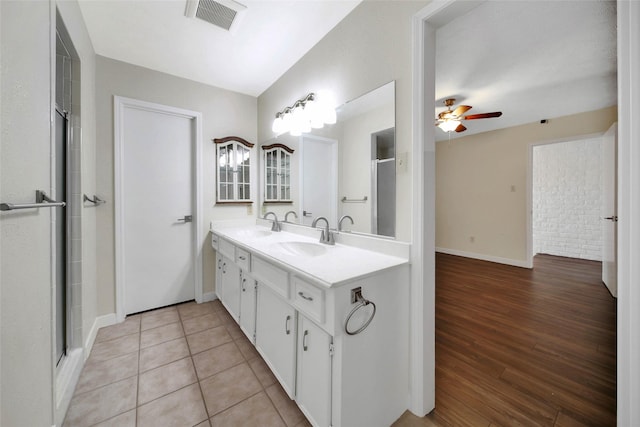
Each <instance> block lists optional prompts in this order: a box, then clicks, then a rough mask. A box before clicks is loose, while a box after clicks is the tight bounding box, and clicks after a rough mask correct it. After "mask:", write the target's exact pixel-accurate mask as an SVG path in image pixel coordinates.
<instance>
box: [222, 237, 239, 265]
mask: <svg viewBox="0 0 640 427" xmlns="http://www.w3.org/2000/svg"><path fill="white" fill-rule="evenodd" d="M218 249H219V251H220V253H221V254H222V255H224V256H226V257H227V258H229V259H232V260H235V259H236V256H235V255H236V254H235V252H236V247H235V246H233V243H231V242H230V241H228V240H226V239H223V238H222V237H220V238H219V239H218Z"/></svg>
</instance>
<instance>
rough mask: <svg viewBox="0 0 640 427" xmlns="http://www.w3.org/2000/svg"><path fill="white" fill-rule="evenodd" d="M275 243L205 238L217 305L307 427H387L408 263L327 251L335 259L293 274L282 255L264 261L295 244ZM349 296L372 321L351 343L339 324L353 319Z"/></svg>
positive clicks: (399, 389)
mask: <svg viewBox="0 0 640 427" xmlns="http://www.w3.org/2000/svg"><path fill="white" fill-rule="evenodd" d="M277 234H278V236H275V238H274V239H272V240H270V241H269V240H268V239H267V238H264V239H261V240H260V242H262V243H253V242H256V238H254V240H249V239H247V241H246V242H243V240H242V238H241V237H238V236H245V235H253V236H256V235H261V234H260V233H253V234H252V233H251V232H250V231H245V232H244V233H240V232H237V234H232V233H231V234H229V237H227V236H226V235H225V234H224V233H223V234H221V235H215V234H214V237H213V238H212V245H214V248H215V247H216V245H217V252H218V255H217V256H218V264H219V267H220V270H219V271H218V273H219V276H220V279H219V280H220V282H218V283H219V284H220V285H219V286H217V289H218V292H219V297H220V299H221V300H222V302H223V304H224V305H225V307H227V309H229V311H230V312H232V315H233V316H234V318H235V319H236V320H237V321H239V324H240V327H241V329H242V330H243V331H244V333H245V334H246V335H247V336H249V337H250V338H252V337H253V336H255V341H253V340H252V342H254V345H255V346H256V349H257V351H258V352H259V353H260V355H261V356H262V357H263V359H264V360H265V362H266V363H267V365H268V366H269V368H270V369H271V370H272V372H273V374H274V375H275V376H276V378H277V379H278V381H279V382H280V384H281V385H282V387H283V389H284V390H285V392H286V393H287V394H288V395H289V397H290V398H291V399H293V400H295V401H296V403H297V404H298V406H299V407H300V409H301V410H302V412H303V413H304V414H305V416H306V417H307V419H308V420H309V421H310V423H311V424H312V425H313V426H315V427H352V426H365V425H366V426H370V427H383V426H385V427H386V426H389V425H391V424H393V422H394V421H395V420H396V419H398V418H399V417H400V416H401V415H402V413H403V412H404V411H405V410H406V409H407V407H408V396H409V375H408V373H409V371H408V365H407V363H408V359H409V351H408V349H409V316H408V311H409V286H408V284H409V266H408V263H407V262H406V261H403V260H402V259H401V258H391V257H389V256H386V258H385V256H384V255H377V254H375V253H373V252H368V251H367V252H363V253H359V252H357V251H355V253H354V252H353V251H352V250H351V249H346V248H344V247H342V248H340V247H338V245H336V247H334V248H329V249H327V252H330V251H335V252H336V253H337V254H338V255H336V257H334V258H327V257H325V258H324V259H322V263H320V262H314V263H310V262H309V261H307V262H308V263H307V264H304V263H302V262H301V263H300V264H299V265H298V266H297V265H296V264H294V263H295V262H296V260H295V258H293V257H292V258H291V259H290V260H287V262H284V261H283V260H282V258H283V257H285V255H284V254H283V253H282V252H280V253H276V254H277V255H270V252H269V251H270V250H271V248H272V247H273V245H278V244H279V243H278V242H279V241H282V240H278V239H283V238H291V239H294V238H295V239H296V241H302V240H303V238H301V237H298V236H295V237H287V236H286V235H285V233H284V232H283V233H282V234H280V233H277ZM227 239H233V242H234V243H231V240H227ZM236 240H237V242H238V243H235V241H236ZM349 257H355V258H349ZM225 263H226V264H225ZM365 263H368V264H369V265H371V266H372V267H368V268H370V270H368V271H367V272H365V273H360V274H358V275H352V276H349V277H348V278H346V279H340V280H341V281H337V282H336V281H334V282H332V281H330V280H327V278H332V277H337V276H335V275H334V276H331V274H333V273H334V272H335V271H337V270H340V271H344V270H347V269H349V268H352V266H356V267H357V268H359V267H360V266H361V265H363V264H365ZM231 264H234V267H232V266H231ZM234 268H235V270H234ZM314 268H316V270H314ZM232 271H234V272H233V273H230V272H232ZM229 274H231V275H232V276H233V275H235V276H234V277H236V281H235V285H234V284H233V280H232V278H231V277H228V275H229ZM323 274H324V276H323ZM339 277H344V276H339ZM234 286H235V287H234ZM358 290H360V293H361V295H362V297H364V298H366V299H367V300H368V301H371V302H373V303H375V308H376V311H375V313H374V314H375V316H374V315H373V314H372V315H371V316H372V318H371V322H370V323H368V324H367V325H368V326H365V328H363V330H362V332H361V333H355V334H354V335H350V334H349V333H347V331H346V330H345V327H346V321H347V319H348V318H349V317H350V313H353V312H354V310H357V309H359V307H358V301H359V300H357V299H356V300H354V299H353V297H354V295H356V294H357V293H358V292H357V291H358ZM236 307H237V308H236ZM371 308H374V305H373V304H372V305H371V306H370V308H369V309H367V310H361V311H359V312H358V314H357V315H354V316H353V319H352V321H353V323H352V324H351V326H350V331H351V332H354V331H356V330H357V329H359V328H360V327H361V326H362V325H364V323H365V322H366V321H367V318H368V314H367V313H369V312H371V311H372V310H371ZM234 310H235V311H234ZM238 312H239V315H236V314H235V313H238ZM254 328H255V329H254ZM252 332H254V333H255V335H254V334H253V333H252Z"/></svg>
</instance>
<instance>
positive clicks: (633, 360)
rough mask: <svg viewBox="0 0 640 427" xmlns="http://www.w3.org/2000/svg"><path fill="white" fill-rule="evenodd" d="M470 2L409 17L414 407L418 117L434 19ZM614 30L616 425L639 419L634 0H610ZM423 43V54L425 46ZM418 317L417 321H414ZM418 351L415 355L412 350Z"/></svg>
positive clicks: (418, 400)
mask: <svg viewBox="0 0 640 427" xmlns="http://www.w3.org/2000/svg"><path fill="white" fill-rule="evenodd" d="M474 3H475V2H471V1H460V0H457V1H456V0H433V1H432V2H431V3H430V4H428V5H427V6H425V7H424V8H423V9H421V10H420V11H418V12H417V13H416V14H415V15H414V17H413V23H412V40H413V43H412V51H413V52H412V69H413V81H412V87H413V100H412V103H413V105H412V107H413V108H412V110H413V111H412V112H413V114H412V128H413V141H412V150H413V151H412V152H413V161H412V168H413V171H412V178H413V205H412V211H413V217H412V228H413V242H412V244H413V245H412V249H411V262H412V266H411V307H410V308H411V311H410V316H411V328H410V329H411V342H412V343H413V344H414V345H413V347H412V349H411V353H410V361H409V362H410V369H411V371H410V372H411V378H412V380H411V384H410V387H411V388H410V406H409V409H410V410H411V411H412V412H413V413H415V414H418V415H424V414H426V413H428V412H430V411H431V410H432V409H433V407H434V405H435V323H434V317H435V304H434V300H433V299H432V298H434V296H435V295H434V293H435V277H434V276H435V261H434V253H433V251H435V247H434V246H435V225H434V224H435V223H434V217H435V200H434V196H435V175H434V174H433V173H432V171H430V170H425V169H424V168H425V166H429V167H434V166H435V159H434V158H433V157H432V156H434V155H435V140H434V135H433V127H434V126H433V125H432V124H431V123H427V121H426V120H425V118H426V117H428V116H427V115H426V114H424V113H425V111H427V110H426V108H431V107H432V106H433V101H432V100H433V99H435V90H434V86H435V85H434V83H435V68H434V64H435V49H432V48H433V47H434V46H435V44H433V43H434V40H433V32H434V31H435V29H434V27H437V26H438V25H442V24H443V23H446V22H448V21H450V20H451V19H453V18H455V17H456V16H459V15H461V14H462V13H464V12H465V11H464V9H465V7H473V4H474ZM617 23H618V28H617V38H618V49H617V51H618V217H619V222H618V244H617V247H618V301H617V302H618V327H617V332H618V350H617V366H618V373H617V391H618V392H617V395H618V399H617V416H618V425H636V424H638V423H640V407H638V405H637V404H636V402H638V401H639V400H640V368H639V367H638V362H637V361H638V360H640V334H639V333H638V332H639V331H640V311H639V310H637V307H638V306H640V288H638V287H637V286H631V284H632V283H638V282H640V267H638V265H637V263H636V262H634V261H635V260H637V259H638V257H640V227H638V222H637V219H636V218H639V217H640V192H639V191H638V188H639V187H640V168H639V167H638V166H640V150H639V149H638V142H640V122H638V121H637V120H634V118H633V116H632V114H633V112H634V111H640V84H638V81H639V79H638V77H637V76H638V75H640V25H639V24H640V2H633V1H626V0H618V1H617ZM427 46H428V47H430V49H431V50H430V52H429V54H426V53H425V48H426V47H427ZM420 321H421V322H422V323H416V322H420ZM420 356H423V358H422V359H420V358H419V357H420Z"/></svg>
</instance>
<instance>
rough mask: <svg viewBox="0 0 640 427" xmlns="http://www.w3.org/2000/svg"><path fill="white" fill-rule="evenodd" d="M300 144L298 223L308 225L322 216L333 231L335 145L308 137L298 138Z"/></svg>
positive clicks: (336, 208) (335, 221)
mask: <svg viewBox="0 0 640 427" xmlns="http://www.w3.org/2000/svg"><path fill="white" fill-rule="evenodd" d="M300 141H301V143H300V151H301V153H302V154H301V155H302V161H301V162H300V180H301V185H300V188H301V189H302V194H301V197H300V199H301V201H300V212H299V216H300V218H302V221H301V222H302V224H304V225H311V222H312V221H313V219H314V218H317V217H319V216H323V217H325V218H327V219H328V220H329V224H331V227H334V228H335V227H337V216H338V165H337V163H338V161H337V159H338V154H337V153H338V151H337V150H338V147H337V141H335V140H330V139H325V138H318V137H314V136H311V135H305V136H303V137H301V138H300ZM321 224H322V223H321Z"/></svg>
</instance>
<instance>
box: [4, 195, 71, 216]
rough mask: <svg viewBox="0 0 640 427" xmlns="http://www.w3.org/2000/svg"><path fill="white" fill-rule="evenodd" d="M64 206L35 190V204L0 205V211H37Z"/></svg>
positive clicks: (63, 203)
mask: <svg viewBox="0 0 640 427" xmlns="http://www.w3.org/2000/svg"><path fill="white" fill-rule="evenodd" d="M65 206H66V203H65V202H56V201H55V200H53V199H51V198H50V197H49V196H47V193H45V192H44V191H41V190H36V202H35V203H23V204H19V205H16V204H13V203H0V211H13V210H17V209H37V208H55V207H60V208H63V207H65Z"/></svg>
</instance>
